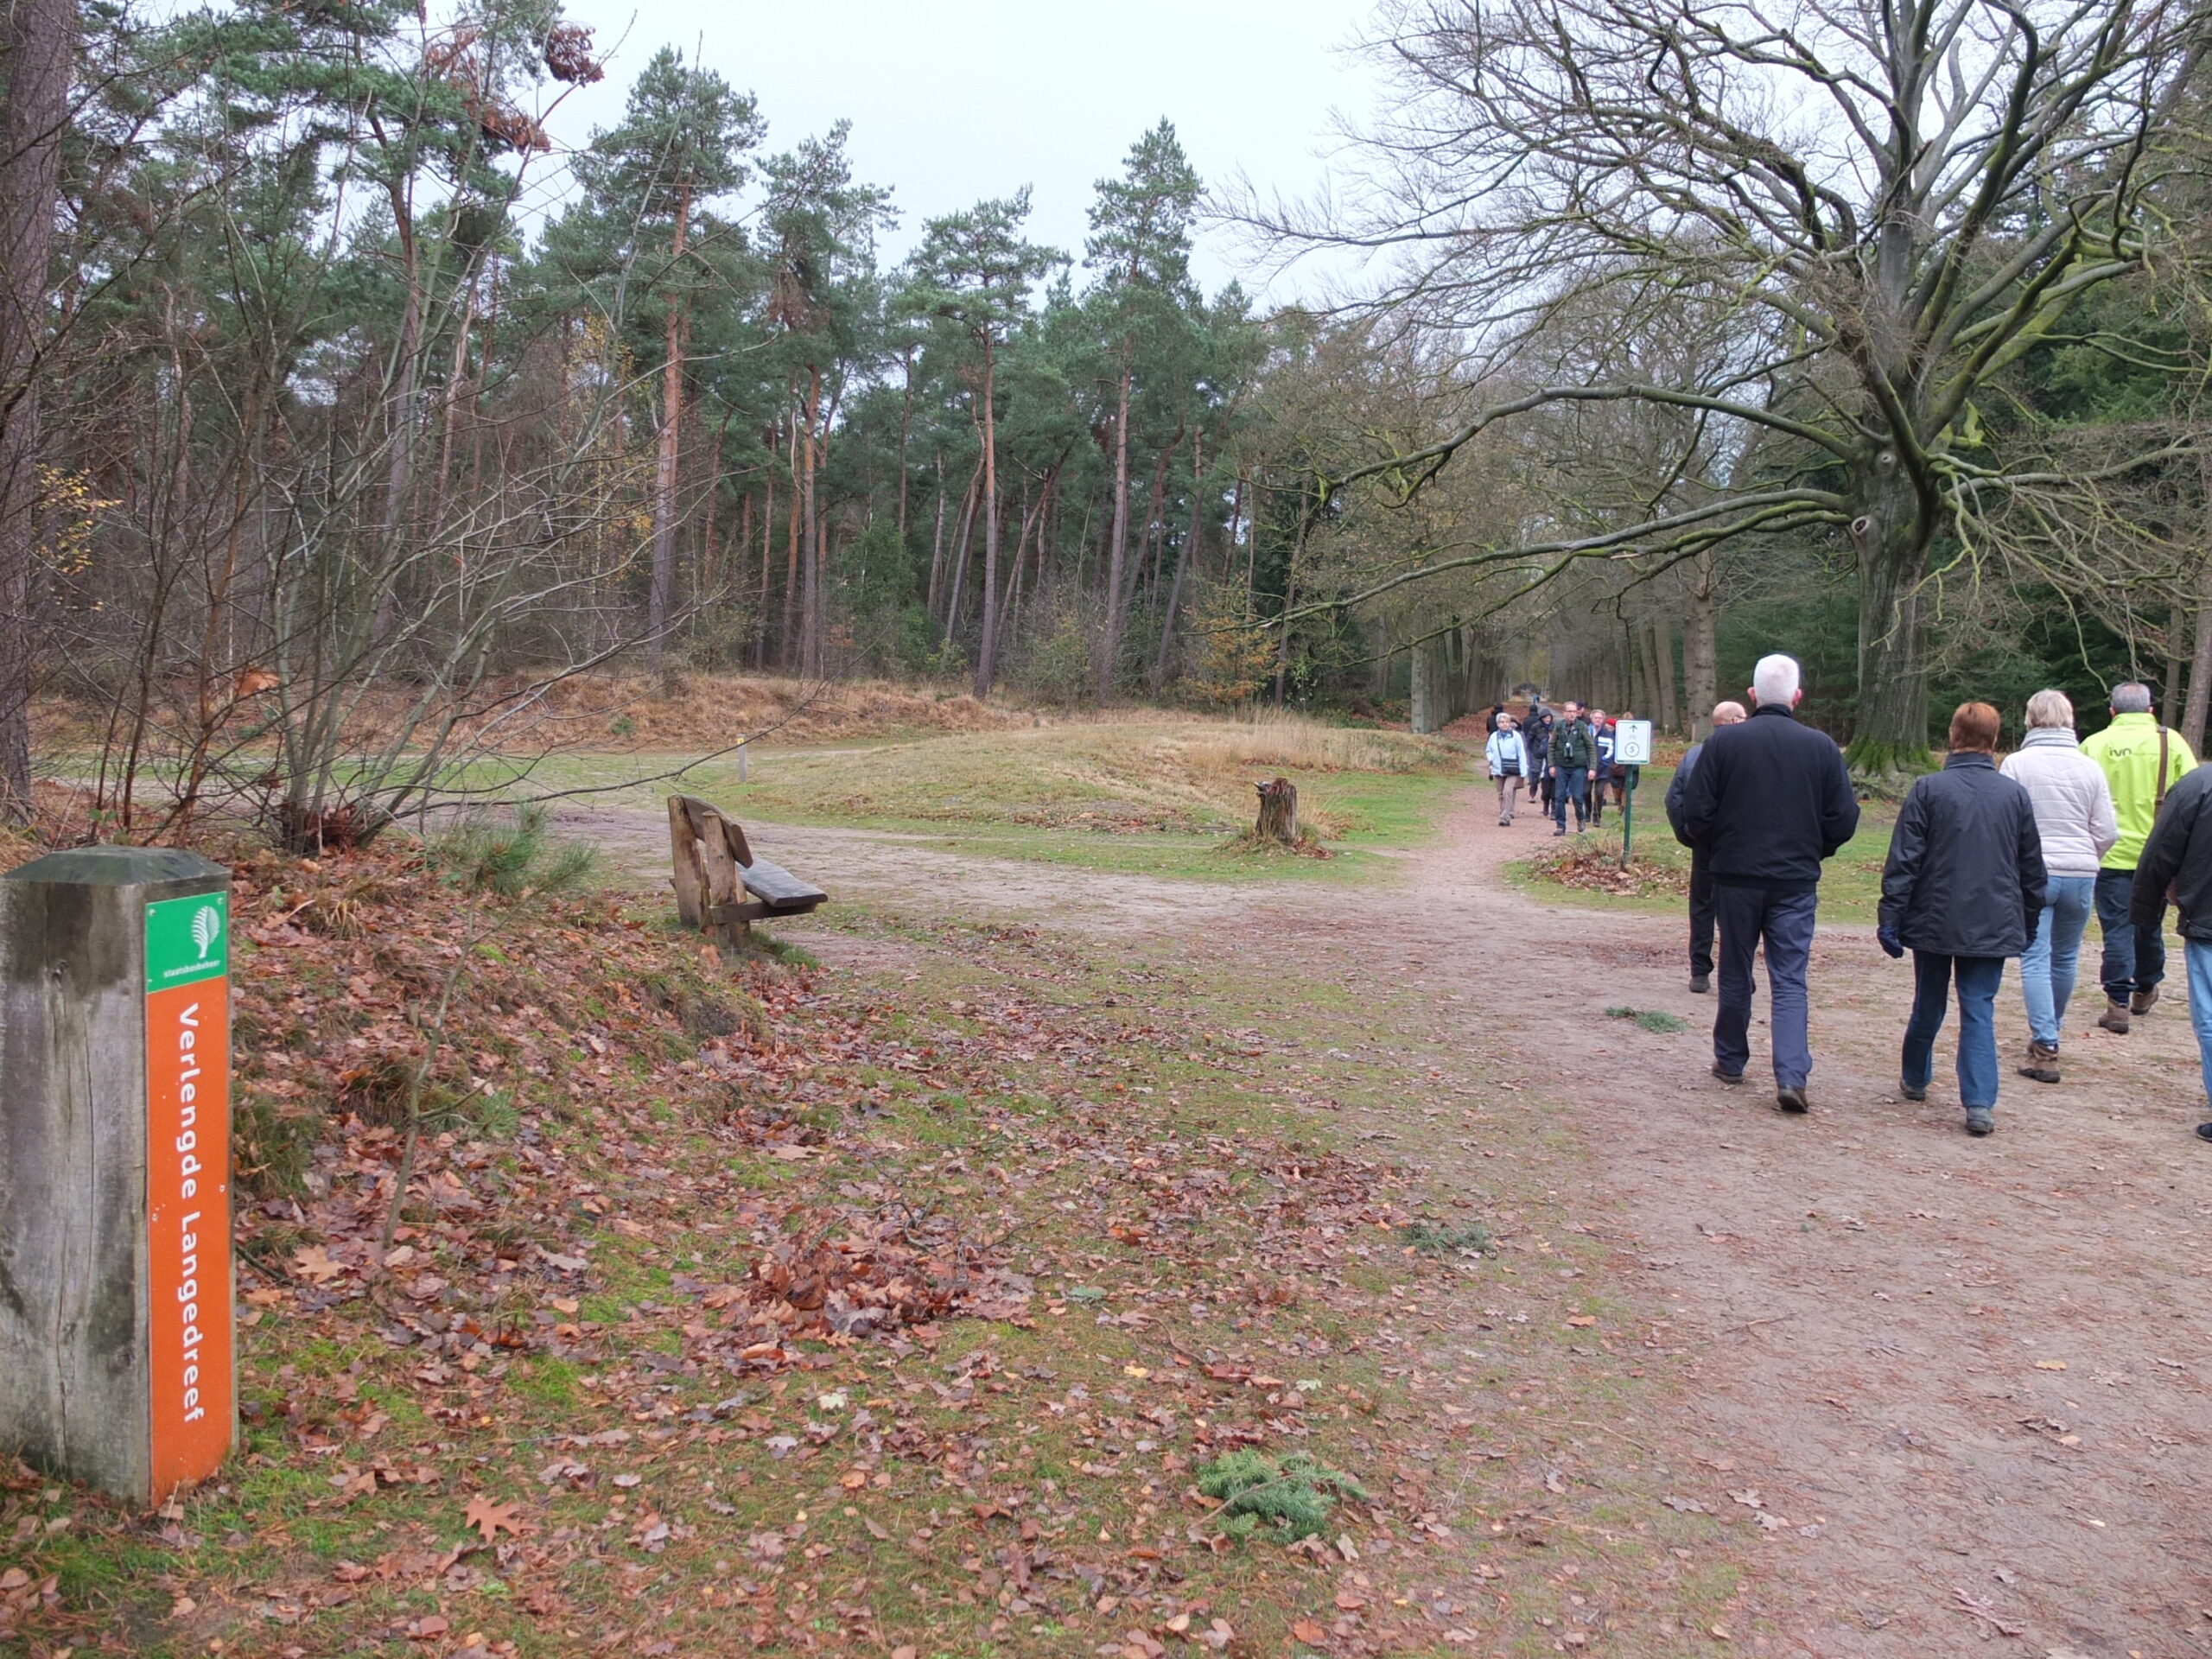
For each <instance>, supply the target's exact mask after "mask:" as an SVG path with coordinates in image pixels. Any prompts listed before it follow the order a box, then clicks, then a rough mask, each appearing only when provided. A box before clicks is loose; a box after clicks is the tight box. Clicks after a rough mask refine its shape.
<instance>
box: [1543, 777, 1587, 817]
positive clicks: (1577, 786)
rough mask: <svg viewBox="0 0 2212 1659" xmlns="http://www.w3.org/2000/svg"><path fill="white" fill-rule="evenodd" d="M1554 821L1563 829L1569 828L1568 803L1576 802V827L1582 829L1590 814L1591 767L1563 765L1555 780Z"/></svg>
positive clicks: (1553, 798)
mask: <svg viewBox="0 0 2212 1659" xmlns="http://www.w3.org/2000/svg"><path fill="white" fill-rule="evenodd" d="M1553 782H1554V789H1553V791H1552V821H1553V822H1554V823H1556V824H1558V825H1559V827H1560V829H1566V828H1567V803H1568V802H1569V801H1573V803H1574V827H1575V828H1576V829H1580V828H1581V827H1582V825H1583V823H1584V822H1585V821H1586V819H1587V818H1588V817H1589V816H1590V796H1589V791H1590V768H1589V767H1587V766H1561V767H1560V769H1559V776H1558V777H1557V778H1556V779H1554V780H1553Z"/></svg>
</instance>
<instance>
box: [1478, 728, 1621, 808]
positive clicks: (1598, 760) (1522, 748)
mask: <svg viewBox="0 0 2212 1659" xmlns="http://www.w3.org/2000/svg"><path fill="white" fill-rule="evenodd" d="M1635 718H1636V716H1635V715H1633V714H1630V713H1627V712H1625V711H1624V712H1623V713H1622V714H1621V715H1618V720H1634V719H1635ZM1484 724H1485V725H1486V726H1487V727H1488V728H1489V730H1490V738H1489V741H1488V742H1487V743H1486V744H1485V745H1484V750H1483V754H1484V761H1485V762H1486V764H1487V765H1488V766H1489V769H1490V776H1491V782H1492V783H1494V784H1496V785H1497V822H1498V823H1499V825H1500V826H1501V827H1503V826H1504V825H1507V824H1510V823H1512V822H1513V818H1514V814H1515V812H1516V810H1517V809H1518V807H1519V804H1520V797H1521V791H1522V785H1523V784H1524V783H1525V784H1526V785H1527V788H1528V791H1529V802H1530V804H1532V805H1534V806H1535V807H1536V808H1537V809H1538V810H1540V811H1541V812H1542V813H1543V814H1544V815H1545V816H1546V817H1548V818H1550V819H1551V820H1552V823H1553V824H1554V829H1553V830H1552V833H1553V834H1554V836H1563V835H1565V834H1566V833H1567V808H1568V807H1569V806H1570V805H1571V806H1573V809H1574V827H1575V829H1577V830H1578V831H1580V830H1584V829H1593V828H1595V827H1596V826H1597V825H1598V823H1599V821H1600V820H1601V819H1602V818H1603V817H1604V815H1605V796H1606V794H1607V793H1608V792H1609V791H1610V792H1611V796H1612V798H1613V804H1614V805H1616V806H1618V805H1620V804H1621V803H1622V802H1623V801H1624V799H1625V798H1627V792H1628V789H1629V782H1630V780H1629V768H1628V767H1627V766H1624V765H1623V764H1622V763H1621V762H1620V761H1618V760H1616V759H1615V758H1614V728H1615V725H1616V720H1615V719H1609V718H1608V717H1607V716H1606V714H1605V710H1604V709H1584V708H1583V706H1582V705H1581V704H1580V703H1579V702H1575V701H1574V699H1573V698H1572V697H1569V698H1568V699H1567V700H1566V701H1565V702H1562V703H1560V706H1559V709H1558V710H1557V711H1556V712H1554V710H1552V709H1548V708H1546V707H1545V706H1544V701H1543V699H1542V698H1541V697H1538V696H1532V697H1531V698H1529V715H1528V718H1527V719H1526V720H1525V721H1524V720H1522V719H1520V718H1518V717H1516V715H1513V714H1512V713H1511V712H1510V711H1509V710H1508V709H1507V708H1506V706H1505V705H1504V704H1503V703H1502V702H1501V703H1499V704H1497V706H1496V707H1494V708H1493V709H1491V711H1490V715H1489V716H1488V718H1487V719H1486V721H1484Z"/></svg>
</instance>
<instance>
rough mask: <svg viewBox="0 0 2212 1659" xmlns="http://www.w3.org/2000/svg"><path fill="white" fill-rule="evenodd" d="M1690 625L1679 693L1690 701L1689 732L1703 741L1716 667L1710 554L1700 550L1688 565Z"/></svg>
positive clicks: (1714, 696) (1709, 726)
mask: <svg viewBox="0 0 2212 1659" xmlns="http://www.w3.org/2000/svg"><path fill="white" fill-rule="evenodd" d="M1691 569H1692V571H1693V572H1694V582H1693V583H1692V585H1691V588H1690V620H1689V626H1688V629H1687V630H1685V632H1684V633H1683V636H1682V696H1683V699H1684V700H1685V701H1686V702H1688V704H1689V727H1690V735H1691V736H1692V737H1694V738H1695V739H1696V740H1697V741H1699V742H1700V743H1702V742H1703V741H1705V740H1706V739H1707V738H1708V737H1710V736H1712V735H1713V704H1714V703H1715V702H1719V692H1718V691H1717V690H1716V689H1715V686H1716V683H1717V682H1718V680H1719V673H1720V671H1719V664H1718V663H1717V662H1716V660H1715V658H1717V656H1718V654H1719V653H1718V651H1717V649H1716V647H1715V643H1714V639H1713V555H1712V554H1710V553H1700V554H1699V555H1698V556H1697V558H1696V561H1695V562H1694V563H1693V564H1692V566H1691Z"/></svg>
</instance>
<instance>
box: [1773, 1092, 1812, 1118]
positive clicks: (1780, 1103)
mask: <svg viewBox="0 0 2212 1659" xmlns="http://www.w3.org/2000/svg"><path fill="white" fill-rule="evenodd" d="M1774 1103H1775V1104H1776V1106H1777V1107H1779V1108H1780V1109H1782V1110H1783V1111H1785V1112H1788V1113H1789V1115H1790V1116H1793V1117H1797V1116H1802V1115H1804V1114H1805V1113H1807V1112H1809V1111H1811V1110H1812V1109H1813V1103H1812V1102H1810V1101H1808V1100H1807V1099H1806V1098H1805V1090H1803V1088H1802V1087H1801V1086H1800V1085H1798V1084H1789V1086H1787V1087H1786V1088H1781V1089H1777V1090H1775V1091H1774Z"/></svg>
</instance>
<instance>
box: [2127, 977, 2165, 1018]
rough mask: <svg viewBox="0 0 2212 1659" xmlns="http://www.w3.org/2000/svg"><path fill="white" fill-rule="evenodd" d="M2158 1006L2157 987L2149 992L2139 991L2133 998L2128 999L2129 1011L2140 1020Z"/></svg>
mask: <svg viewBox="0 0 2212 1659" xmlns="http://www.w3.org/2000/svg"><path fill="white" fill-rule="evenodd" d="M2155 1007H2158V987H2157V986H2155V985H2153V986H2152V987H2151V988H2149V989H2148V990H2144V991H2138V992H2136V993H2135V995H2133V996H2131V997H2129V998H2128V999H2127V1011H2128V1012H2129V1013H2130V1014H2134V1015H2136V1016H2137V1017H2138V1018H2140V1017H2141V1016H2142V1015H2144V1014H2148V1013H2150V1012H2151V1010H2152V1009H2153V1008H2155Z"/></svg>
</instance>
